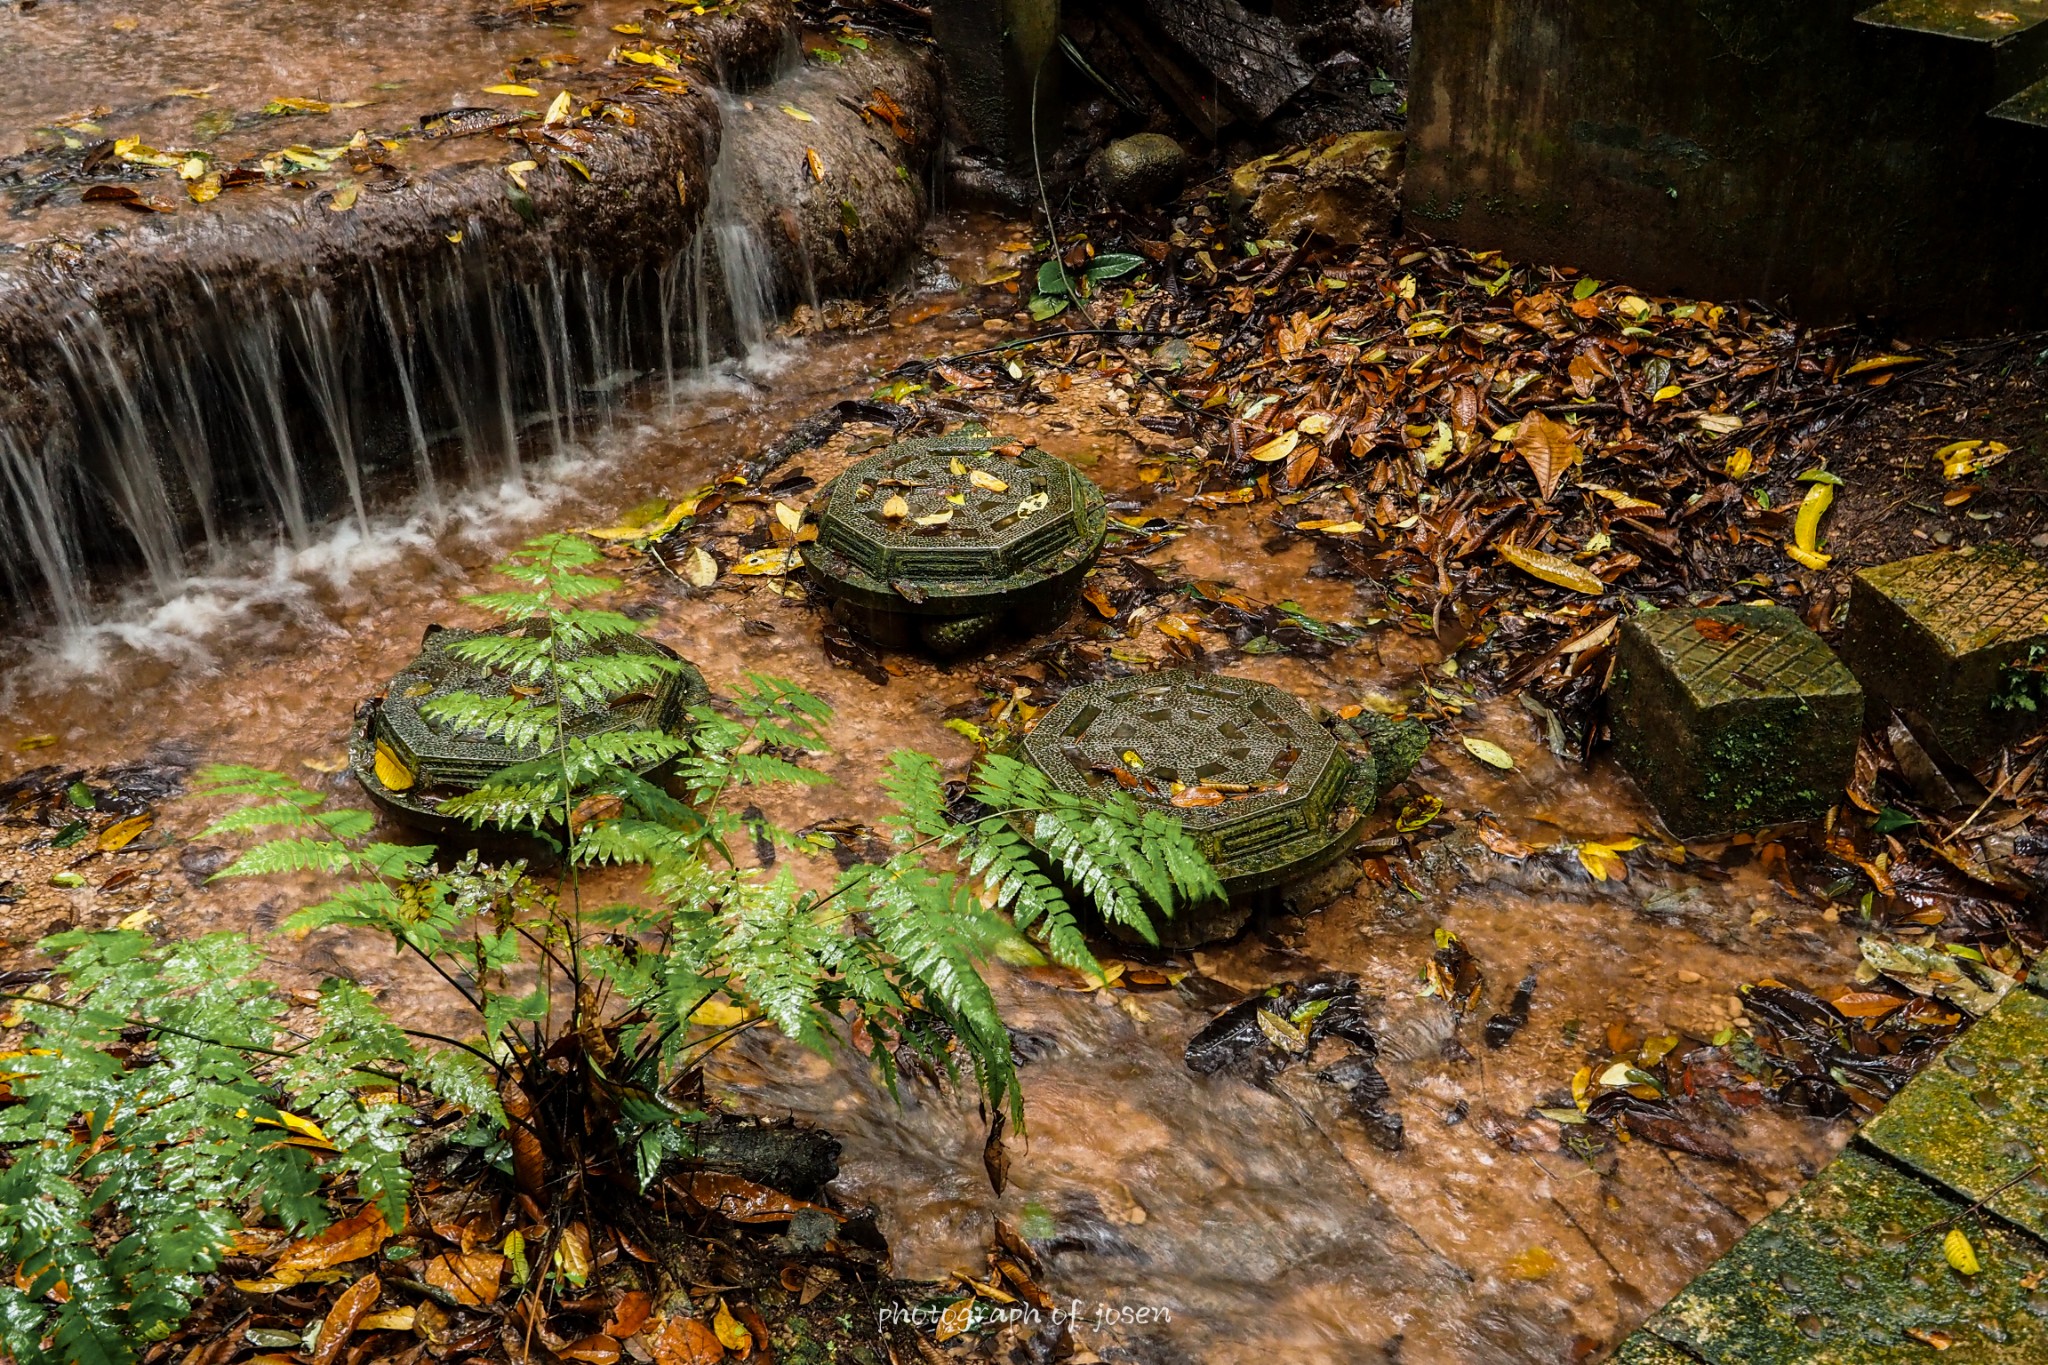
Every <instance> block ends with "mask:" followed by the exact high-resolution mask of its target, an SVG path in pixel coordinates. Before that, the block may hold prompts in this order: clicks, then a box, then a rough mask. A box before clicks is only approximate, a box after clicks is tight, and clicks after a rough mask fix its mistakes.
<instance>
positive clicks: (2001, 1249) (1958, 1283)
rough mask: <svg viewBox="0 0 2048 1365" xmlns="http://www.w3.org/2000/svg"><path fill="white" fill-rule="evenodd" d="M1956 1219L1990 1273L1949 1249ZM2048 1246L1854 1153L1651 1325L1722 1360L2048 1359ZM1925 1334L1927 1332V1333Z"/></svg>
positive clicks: (1784, 1363)
mask: <svg viewBox="0 0 2048 1365" xmlns="http://www.w3.org/2000/svg"><path fill="white" fill-rule="evenodd" d="M1952 1227H1960V1228H1961V1229H1962V1230H1963V1232H1964V1235H1965V1236H1967V1237H1968V1238H1969V1239H1970V1242H1971V1245H1972V1247H1973V1248H1974V1250H1975V1253H1976V1256H1977V1258H1978V1262H1979V1265H1980V1267H1981V1268H1980V1269H1979V1271H1978V1273H1977V1274H1975V1275H1963V1274H1961V1273H1960V1272H1958V1271H1956V1270H1954V1269H1953V1268H1951V1267H1950V1265H1949V1264H1948V1261H1947V1260H1946V1258H1945V1257H1944V1255H1943V1252H1942V1240H1943V1238H1944V1237H1945V1236H1946V1234H1947V1232H1948V1231H1949V1229H1950V1228H1952ZM2043 1280H2048V1252H2044V1250H2043V1248H2042V1247H2041V1246H2040V1244H2039V1243H2037V1242H2035V1241H2034V1240H2033V1239H2032V1238H2030V1237H2028V1236H2026V1235H2025V1234H2023V1233H2020V1232H2016V1231H2014V1230H2012V1229H2010V1228H2007V1227H2005V1226H2004V1225H2003V1224H2000V1223H1997V1222H1995V1221H1993V1220H1991V1219H1989V1218H1987V1217H1984V1216H1980V1215H1976V1214H1972V1213H1970V1212H1969V1210H1968V1207H1967V1205H1966V1204H1965V1203H1964V1202H1963V1201H1961V1200H1958V1199H1956V1198H1954V1197H1952V1196H1950V1195H1948V1194H1945V1193H1943V1192H1942V1191H1941V1190H1940V1189H1938V1188H1937V1187H1935V1186H1933V1185H1930V1184H1928V1183H1926V1182H1925V1181H1921V1180H1918V1179H1915V1178H1914V1177H1913V1176H1911V1175H1908V1174H1906V1173H1905V1172H1903V1171H1901V1170H1899V1169H1898V1168H1897V1167H1895V1166H1893V1165H1891V1164H1889V1163H1888V1162H1885V1161H1882V1160H1880V1159H1879V1158H1877V1157H1874V1156H1870V1155H1868V1154H1866V1153H1864V1152H1861V1151H1857V1150H1854V1149H1851V1150H1850V1151H1847V1152H1845V1153H1843V1154H1842V1156H1840V1157H1839V1158H1837V1159H1836V1160H1835V1161H1834V1162H1833V1163H1832V1164H1830V1165H1829V1166H1828V1167H1827V1168H1826V1169H1825V1170H1823V1171H1822V1172H1821V1173H1820V1174H1819V1175H1818V1176H1816V1177H1815V1178H1814V1179H1813V1180H1812V1181H1811V1182H1809V1183H1808V1184H1807V1186H1806V1188H1804V1189H1803V1190H1801V1191H1800V1192H1799V1193H1798V1194H1797V1195H1795V1196H1794V1197H1793V1198H1792V1199H1791V1200H1789V1201H1788V1202H1787V1203H1786V1204H1785V1205H1784V1207H1782V1208H1780V1209H1779V1210H1778V1211H1777V1212H1776V1213H1773V1214H1772V1215H1771V1216H1770V1217H1768V1218H1766V1219H1765V1220H1764V1221H1763V1222H1762V1223H1759V1224H1758V1225H1757V1226H1756V1227H1755V1228H1753V1229H1752V1230H1751V1231H1750V1233H1749V1235H1748V1236H1746V1237H1744V1238H1743V1239H1742V1240H1741V1241H1740V1242H1738V1243H1736V1244H1735V1246H1734V1248H1733V1249H1731V1250H1730V1251H1729V1252H1728V1254H1727V1255H1726V1256H1723V1257H1722V1258H1721V1259H1720V1260H1719V1261H1717V1262H1716V1263H1715V1264H1714V1265H1712V1266H1710V1267H1708V1269H1707V1270H1706V1271H1705V1272H1704V1273H1702V1274H1701V1275H1700V1277H1699V1278H1698V1279H1696V1280H1694V1281H1693V1282H1692V1283H1691V1284H1690V1285H1689V1286H1687V1287H1686V1289H1685V1290H1684V1291H1683V1292H1681V1293H1680V1294H1679V1295H1678V1297H1677V1298H1675V1299H1673V1300H1672V1301H1671V1302H1670V1303H1669V1304H1667V1305H1665V1307H1664V1308H1663V1310H1662V1311H1660V1312H1659V1313H1658V1314H1657V1315H1656V1316H1655V1317H1653V1318H1651V1319H1650V1321H1649V1323H1648V1324H1647V1326H1648V1329H1649V1330H1650V1331H1651V1332H1654V1333H1655V1334H1656V1335H1657V1336H1659V1337H1662V1338H1663V1339H1664V1340H1666V1341H1667V1342H1670V1343H1673V1344H1675V1345H1677V1346H1678V1347H1680V1348H1682V1349H1683V1350H1686V1351H1690V1352H1692V1353H1693V1354H1694V1355H1696V1356H1698V1357H1699V1358H1700V1359H1701V1360H1703V1361H1707V1362H1709V1363H1710V1365H1792V1362H1798V1363H1799V1365H1894V1363H1895V1362H1896V1363H1897V1365H1905V1363H1906V1362H1913V1363H1914V1365H1922V1363H1923V1362H1926V1361H1928V1360H1930V1359H1934V1358H1936V1355H1935V1347H1936V1346H1937V1345H1938V1344H1939V1343H1943V1342H1946V1343H1948V1344H1949V1349H1948V1350H1947V1351H1945V1352H1944V1353H1943V1354H1941V1355H1940V1356H1939V1358H1940V1359H1942V1360H1944V1361H1969V1362H1972V1363H1973V1365H2006V1362H2010V1363H2011V1365H2021V1363H2022V1362H2030V1363H2032V1365H2038V1362H2040V1361H2044V1360H2048V1289H2041V1288H2036V1287H2034V1286H2035V1285H2038V1284H2039V1283H2040V1282H2041V1281H2043ZM1915 1334H1917V1335H1915Z"/></svg>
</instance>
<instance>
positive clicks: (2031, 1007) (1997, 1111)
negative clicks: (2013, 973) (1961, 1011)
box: [1861, 989, 2048, 1239]
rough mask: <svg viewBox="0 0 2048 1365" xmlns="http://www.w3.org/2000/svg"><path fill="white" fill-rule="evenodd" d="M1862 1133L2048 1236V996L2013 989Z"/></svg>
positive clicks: (1965, 1193) (1925, 1173)
mask: <svg viewBox="0 0 2048 1365" xmlns="http://www.w3.org/2000/svg"><path fill="white" fill-rule="evenodd" d="M1861 1140H1862V1141H1863V1142H1865V1143H1867V1144H1869V1145H1870V1146H1871V1147H1874V1148H1876V1149H1877V1150H1878V1151H1880V1152H1883V1153H1884V1154H1885V1155H1886V1156H1889V1157H1891V1158H1892V1159H1893V1160H1895V1161H1898V1162H1900V1163H1902V1164H1903V1165H1905V1166H1907V1167H1910V1168H1911V1169H1913V1170H1915V1171H1917V1172H1919V1173H1920V1174H1921V1175H1923V1176H1926V1177H1927V1178H1928V1179H1929V1180H1934V1181H1939V1182H1940V1183H1941V1184H1943V1185H1945V1186H1947V1187H1948V1188H1949V1189H1950V1190H1952V1191H1953V1192H1955V1193H1956V1194H1958V1195H1960V1196H1962V1197H1963V1198H1964V1199H1966V1200H1969V1201H1970V1202H1972V1203H1976V1202H1979V1201H1982V1202H1983V1204H1984V1206H1985V1207H1986V1208H1987V1209H1989V1210H1990V1211H1991V1212H1992V1213H1995V1214H1997V1215H1998V1216H1999V1217H2001V1218H2004V1219H2006V1220H2007V1221H2009V1222H2012V1223H2016V1224H2018V1225H2019V1226H2020V1227H2023V1228H2025V1229H2026V1230H2027V1231H2029V1232H2031V1233H2033V1234H2034V1235H2035V1236H2037V1237H2041V1238H2044V1239H2048V1166H2044V1165H2043V1163H2044V1161H2048V999H2043V998H2042V997H2041V996H2040V995H2038V994H2036V993H2035V992H2034V991H2032V990H2027V989H2015V990H2013V991H2012V992H2011V993H2010V994H2008V995H2007V996H2006V998H2005V1001H2004V1003H2002V1004H2001V1005H1999V1007H1998V1008H1997V1009H1995V1010H1993V1011H1992V1012H1991V1013H1990V1014H1989V1015H1987V1016H1985V1017H1984V1018H1983V1019H1981V1020H1979V1021H1978V1022H1977V1023H1976V1024H1975V1025H1973V1026H1972V1027H1971V1028H1970V1030H1969V1031H1968V1032H1967V1033H1965V1034H1964V1035H1963V1036H1962V1037H1961V1038H1959V1039H1957V1040H1956V1041H1955V1042H1954V1043H1953V1044H1952V1045H1951V1046H1950V1047H1949V1049H1948V1050H1947V1051H1946V1052H1945V1053H1943V1054H1942V1056H1941V1058H1940V1059H1939V1060H1938V1061H1936V1062H1934V1063H1933V1064H1932V1065H1930V1066H1929V1067H1928V1068H1927V1069H1926V1070H1924V1071H1922V1072H1921V1073H1920V1074H1919V1076H1917V1077H1916V1078H1915V1079H1914V1081H1913V1083H1912V1084H1911V1085H1909V1086H1907V1087H1906V1088H1905V1089H1904V1090H1903V1091H1901V1092H1900V1093H1899V1094H1898V1095H1897V1096H1896V1097H1895V1098H1894V1099H1893V1100H1892V1101H1891V1103H1890V1104H1888V1105H1887V1106H1885V1109H1884V1112H1882V1113H1880V1114H1879V1115H1878V1116H1877V1117H1876V1118H1874V1119H1872V1120H1871V1121H1870V1122H1869V1124H1868V1125H1866V1126H1865V1127H1864V1129H1863V1133H1862V1138H1861Z"/></svg>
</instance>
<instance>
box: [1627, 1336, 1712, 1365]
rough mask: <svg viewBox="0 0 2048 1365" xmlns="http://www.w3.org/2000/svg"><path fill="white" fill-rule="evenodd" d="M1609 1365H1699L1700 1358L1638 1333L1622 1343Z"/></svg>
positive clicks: (1654, 1337) (1659, 1339)
mask: <svg viewBox="0 0 2048 1365" xmlns="http://www.w3.org/2000/svg"><path fill="white" fill-rule="evenodd" d="M1608 1362H1609V1365H1699V1357H1698V1356H1689V1355H1687V1354H1686V1353H1685V1352H1683V1351H1681V1350H1679V1349H1678V1348H1677V1347H1676V1346H1673V1345H1672V1344H1671V1343H1670V1342H1668V1341H1666V1340H1664V1339H1663V1338H1662V1337H1656V1336H1652V1335H1650V1333H1648V1332H1637V1333H1636V1334H1635V1335H1634V1336H1632V1337H1630V1338H1629V1339H1628V1340H1626V1341H1624V1342H1622V1343H1621V1347H1620V1349H1618V1350H1617V1351H1615V1353H1614V1354H1613V1355H1612V1356H1610V1357H1608Z"/></svg>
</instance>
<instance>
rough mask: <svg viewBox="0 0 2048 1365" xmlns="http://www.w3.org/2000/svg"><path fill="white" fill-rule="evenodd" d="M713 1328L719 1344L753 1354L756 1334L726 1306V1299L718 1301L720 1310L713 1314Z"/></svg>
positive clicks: (740, 1353) (733, 1350)
mask: <svg viewBox="0 0 2048 1365" xmlns="http://www.w3.org/2000/svg"><path fill="white" fill-rule="evenodd" d="M711 1330H712V1332H713V1333H714V1334H716V1336H717V1337H718V1343H719V1345H721V1346H723V1347H725V1349H726V1350H728V1351H732V1352H735V1353H737V1354H739V1355H742V1356H745V1355H751V1354H752V1353H753V1350H754V1334H753V1333H752V1332H749V1331H748V1330H747V1329H746V1328H745V1327H744V1326H742V1325H741V1324H740V1320H739V1319H738V1318H736V1317H734V1316H733V1315H732V1310H731V1309H729V1308H727V1307H726V1306H725V1300H724V1299H720V1300H719V1301H718V1311H717V1312H716V1313H714V1314H712V1315H711Z"/></svg>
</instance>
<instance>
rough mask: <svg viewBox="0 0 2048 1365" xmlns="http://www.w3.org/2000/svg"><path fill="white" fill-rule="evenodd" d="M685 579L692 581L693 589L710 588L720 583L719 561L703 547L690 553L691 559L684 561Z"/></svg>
mask: <svg viewBox="0 0 2048 1365" xmlns="http://www.w3.org/2000/svg"><path fill="white" fill-rule="evenodd" d="M683 577H685V578H687V579H689V580H690V586H691V587H693V588H708V587H710V586H711V585H712V584H713V583H716V582H717V581H718V561H717V560H715V559H713V558H712V557H711V552H710V551H709V550H706V549H705V548H704V547H703V546H702V545H699V546H697V547H696V548H695V549H693V550H691V551H690V557H689V558H688V559H685V560H684V561H683Z"/></svg>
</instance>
